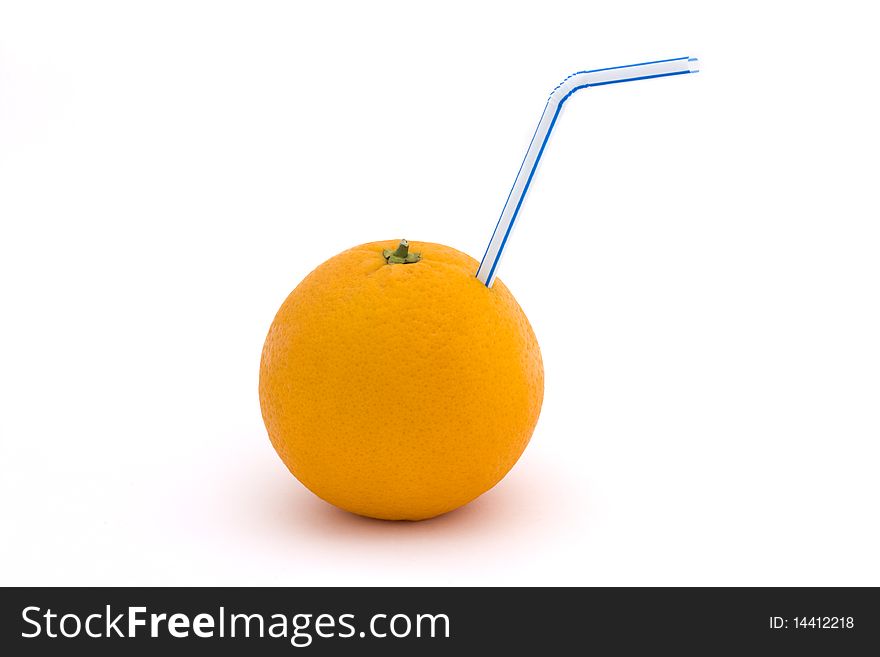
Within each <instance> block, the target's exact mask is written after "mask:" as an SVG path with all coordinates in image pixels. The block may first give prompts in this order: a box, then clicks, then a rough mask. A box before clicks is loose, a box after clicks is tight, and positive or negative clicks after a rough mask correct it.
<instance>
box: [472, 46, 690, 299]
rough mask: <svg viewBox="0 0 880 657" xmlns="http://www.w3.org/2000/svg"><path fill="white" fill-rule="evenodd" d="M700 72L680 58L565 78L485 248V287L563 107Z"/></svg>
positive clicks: (552, 97)
mask: <svg viewBox="0 0 880 657" xmlns="http://www.w3.org/2000/svg"><path fill="white" fill-rule="evenodd" d="M699 70H700V68H699V62H698V60H697V58H696V57H677V58H675V59H661V60H659V61H656V62H644V63H642V64H630V65H628V66H612V67H611V68H598V69H595V70H592V71H580V72H578V73H572V74H571V75H569V76H568V77H567V78H565V80H563V81H562V82H561V83H560V84H559V85H558V86H557V87H556V88H555V89H554V90H553V92H552V93H551V94H550V98H549V99H548V100H547V105H546V106H545V107H544V113H543V114H542V115H541V120H540V121H539V122H538V127H537V128H536V129H535V134H534V136H533V137H532V141H531V143H530V144H529V150H528V151H526V156H525V158H523V161H522V164H521V165H520V167H519V173H517V174H516V180H515V181H514V182H513V187H511V189H510V193H509V194H508V195H507V201H506V202H505V203H504V209H503V210H502V211H501V217H499V219H498V223H497V224H496V225H495V231H494V232H493V233H492V239H491V240H489V246H487V247H486V253H485V254H484V255H483V260H482V261H481V262H480V268H479V269H477V278H479V279H480V280H481V281H482V282H483V283H485V285H486V287H492V283H493V282H494V281H495V274H496V272H497V270H498V263H499V262H500V261H501V255H502V254H503V252H504V247H505V246H506V245H507V242H508V241H509V240H510V234H511V232H512V231H513V227H514V225H516V219H517V217H518V216H519V213H520V210H521V209H522V204H523V200H524V199H525V196H526V193H527V192H528V191H529V185H530V184H531V182H532V178H534V176H535V171H536V170H537V168H538V163H539V162H540V161H541V155H542V154H543V153H544V149H545V148H546V147H547V141H548V140H549V139H550V133H551V132H552V131H553V126H554V125H556V120H557V119H558V118H559V114H560V112H561V111H562V106H563V105H564V103H565V101H566V100H568V98H569V96H571V95H572V94H573V93H574V92H575V91H579V90H580V89H586V88H587V87H599V86H602V85H606V84H615V83H617V82H631V81H633V80H648V79H650V78H664V77H669V76H671V75H683V74H687V73H697V72H698V71H699Z"/></svg>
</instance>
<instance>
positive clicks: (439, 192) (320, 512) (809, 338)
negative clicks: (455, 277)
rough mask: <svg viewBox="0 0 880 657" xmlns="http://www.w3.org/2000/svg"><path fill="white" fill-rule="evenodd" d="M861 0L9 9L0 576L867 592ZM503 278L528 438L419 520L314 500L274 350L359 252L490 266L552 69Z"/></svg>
mask: <svg viewBox="0 0 880 657" xmlns="http://www.w3.org/2000/svg"><path fill="white" fill-rule="evenodd" d="M868 6H869V5H868V3H864V4H858V3H844V2H837V3H827V6H826V7H823V6H822V5H820V4H814V3H803V2H797V3H794V2H793V3H769V2H753V3H749V2H737V3H732V4H730V5H729V6H727V7H726V8H725V7H722V6H721V5H715V4H714V3H698V2H693V3H682V2H663V3H643V4H640V3H632V2H626V3H604V4H602V5H597V4H596V3H588V2H571V3H552V2H540V3H537V2H535V3H531V4H515V3H499V4H497V5H494V6H492V5H488V4H486V5H483V4H479V3H442V4H437V5H436V6H435V7H433V8H426V7H423V6H421V5H418V4H406V3H400V4H387V3H383V4H380V5H376V4H375V3H363V4H361V3H321V4H319V3H310V4H309V5H308V6H306V5H305V4H302V3H270V2H260V3H253V2H238V3H218V2H204V3H199V2H182V3H181V2H151V3H131V2H129V3H114V2H105V3H97V2H82V3H75V4H74V3H65V2H57V3H47V2H37V3H25V2H12V3H9V2H6V3H3V4H2V6H0V226H2V227H0V314H2V318H0V320H2V321H0V404H2V405H0V436H2V442H0V476H2V481H0V485H2V489H0V513H2V518H0V532H2V537H0V582H2V584H5V585H10V584H29V585H36V584H90V585H98V584H112V585H134V584H218V585H219V584H273V585H274V584H277V585H299V584H317V585H330V584H408V585H427V584H579V585H599V584H604V585H660V584H672V585H684V584H697V585H703V584H706V585H708V584H714V585H721V584H724V585H746V584H750V585H785V584H787V585H808V584H815V585H831V584H835V585H860V584H872V585H880V560H878V558H877V555H878V554H880V529H878V501H880V481H878V474H877V473H878V471H880V304H878V301H880V212H878V198H877V186H878V148H880V139H878V119H877V117H878V116H880V106H878V102H877V100H876V93H877V84H876V81H877V75H876V71H877V62H878V60H880V52H878V50H880V48H878V46H877V38H876V23H875V22H874V21H872V20H869V16H868V15H867V14H866V13H865V10H864V9H862V7H868ZM680 55H695V56H699V57H700V58H701V61H702V69H703V70H702V72H701V73H700V74H699V75H696V76H682V77H678V78H670V79H664V80H652V81H646V82H639V83H632V84H629V85H617V86H612V87H605V88H602V89H594V90H588V91H586V92H580V93H579V94H578V95H577V96H575V97H574V98H572V99H571V100H570V101H569V103H568V104H567V111H566V113H565V114H564V116H563V117H562V120H561V122H560V123H559V124H558V128H557V130H556V131H555V132H554V136H553V139H552V141H551V147H550V148H549V149H548V151H547V153H546V154H545V156H544V158H543V160H542V167H541V169H540V171H539V172H538V175H537V177H536V180H535V183H534V185H533V188H532V190H531V193H530V197H529V199H528V203H527V204H526V206H525V207H524V210H523V214H522V216H521V221H520V223H519V225H518V228H517V232H516V235H515V238H514V239H513V240H512V241H511V243H510V245H509V248H508V249H507V252H506V256H505V260H504V263H503V266H502V267H501V268H500V272H501V273H500V276H501V278H502V279H503V280H504V281H505V282H506V283H507V285H508V286H509V287H510V288H511V290H512V291H513V292H514V294H515V295H516V296H517V298H518V300H519V302H520V304H521V305H522V307H523V308H524V310H525V311H526V313H527V314H528V316H529V318H530V320H531V322H532V324H533V326H534V329H535V332H536V334H537V335H538V338H539V340H540V342H541V345H542V349H543V356H544V364H545V368H546V398H545V402H544V408H543V413H542V416H541V419H540V422H539V424H538V428H537V431H536V432H535V435H534V437H533V439H532V443H531V445H530V446H529V448H528V449H527V451H526V453H525V454H524V456H523V458H522V459H521V461H520V462H519V464H518V465H517V466H516V467H515V468H514V470H513V471H512V472H511V473H510V475H509V476H508V477H507V478H506V479H505V480H504V481H503V482H502V483H501V484H499V485H498V486H497V487H496V488H495V489H494V490H492V491H491V492H489V493H487V494H486V495H485V496H483V497H482V498H480V499H479V500H478V501H476V502H474V503H473V504H471V505H469V506H468V507H466V508H464V509H462V510H460V511H457V512H455V513H452V514H449V515H448V516H445V517H441V518H439V519H436V520H432V521H427V522H422V523H415V524H413V523H387V522H379V521H372V520H367V519H363V518H359V517H355V516H351V515H348V514H346V513H344V512H341V511H338V510H336V509H334V508H332V507H330V506H328V505H326V504H325V503H324V502H322V501H320V500H318V499H317V498H315V497H313V496H312V495H311V494H310V493H309V492H308V491H306V490H305V489H304V488H303V487H302V486H301V485H300V484H299V483H298V482H297V481H296V480H295V479H294V478H293V477H291V476H290V475H289V474H288V472H287V471H286V469H285V468H284V466H283V465H282V463H281V461H280V460H279V459H278V457H277V456H276V455H275V453H274V452H273V450H272V448H271V446H270V444H269V441H268V439H267V437H266V434H265V430H264V428H263V425H262V421H261V418H260V412H259V404H258V398H257V375H258V363H259V357H260V349H261V347H262V341H263V338H264V337H265V333H266V331H267V329H268V326H269V323H270V322H271V320H272V318H273V316H274V313H275V311H276V309H277V308H278V306H279V305H280V303H281V302H282V300H283V299H284V297H285V296H286V294H287V293H288V292H289V291H290V290H291V289H292V288H293V287H294V286H295V285H296V284H297V283H298V282H299V280H300V279H301V278H302V277H303V276H305V275H306V274H307V273H308V272H309V271H310V270H311V269H312V268H313V267H315V266H316V265H317V264H319V263H320V262H322V261H323V260H325V259H327V258H329V257H331V256H332V255H334V254H335V253H337V252H339V251H341V250H343V249H345V248H348V247H350V246H353V245H355V244H359V243H362V242H366V241H371V240H377V239H393V238H399V237H407V238H409V239H416V240H431V241H437V242H442V243H445V244H449V245H452V246H455V247H456V248H458V249H461V250H463V251H465V252H468V253H470V254H471V255H474V256H476V257H479V256H480V255H481V254H482V252H483V250H484V248H485V244H486V242H487V240H488V239H489V236H490V233H491V231H492V228H493V226H494V223H495V221H496V219H497V217H498V213H499V212H500V210H501V207H502V205H503V202H504V199H505V197H506V195H507V192H508V190H509V187H510V185H511V183H512V182H513V178H514V175H515V174H516V170H517V167H518V166H519V163H520V160H521V159H522V156H523V154H524V152H525V148H526V146H527V144H528V141H529V139H530V137H531V134H532V131H533V130H534V126H535V124H536V122H537V121H538V118H539V116H540V113H541V110H542V109H543V104H544V101H545V99H546V96H547V94H548V93H549V92H550V90H552V89H553V87H554V86H555V85H556V84H557V83H558V82H559V81H560V80H561V79H562V78H563V77H564V76H565V75H567V74H568V73H571V72H573V71H576V70H581V69H584V68H598V67H603V66H614V65H620V64H628V63H634V62H640V61H645V60H650V59H662V58H667V57H676V56H680Z"/></svg>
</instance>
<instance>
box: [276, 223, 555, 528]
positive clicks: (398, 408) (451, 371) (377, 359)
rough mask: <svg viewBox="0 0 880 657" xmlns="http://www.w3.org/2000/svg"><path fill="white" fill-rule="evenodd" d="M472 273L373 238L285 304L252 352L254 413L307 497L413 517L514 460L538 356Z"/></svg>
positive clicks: (440, 250)
mask: <svg viewBox="0 0 880 657" xmlns="http://www.w3.org/2000/svg"><path fill="white" fill-rule="evenodd" d="M395 247H397V248H396V249H395ZM392 249H394V251H393V252H392ZM477 264H478V263H477V262H476V261H475V260H474V259H473V258H471V257H470V256H468V255H465V254H464V253H461V252H459V251H456V250H455V249H452V248H450V247H448V246H443V245H441V244H432V243H430V242H413V243H412V244H410V245H409V248H407V243H406V241H405V240H404V241H403V242H401V243H400V245H398V243H397V242H395V241H387V242H373V243H370V244H364V245H362V246H357V247H355V248H353V249H350V250H348V251H345V252H343V253H340V254H339V255H337V256H336V257H334V258H331V259H330V260H328V261H327V262H325V263H324V264H322V265H320V266H319V267H318V268H317V269H315V270H314V271H313V272H312V273H311V274H309V275H308V276H307V277H306V278H305V279H304V280H303V281H302V282H301V283H300V284H299V285H298V286H297V287H296V289H295V290H294V291H293V292H292V293H291V294H290V296H288V297H287V300H286V301H285V302H284V304H283V305H282V306H281V309H280V310H279V311H278V314H277V315H276V317H275V320H274V321H273V322H272V326H271V328H270V329H269V335H268V337H267V338H266V343H265V346H264V347H263V356H262V361H261V363H260V406H261V409H262V412H263V420H264V422H265V424H266V429H267V430H268V433H269V438H270V439H271V441H272V445H273V446H274V447H275V449H276V451H277V452H278V455H279V456H280V457H281V459H282V460H283V461H284V463H285V465H286V466H287V467H288V469H289V470H290V471H291V472H292V473H293V475H294V476H295V477H296V478H297V479H299V480H300V481H301V482H302V483H303V484H304V485H305V486H306V487H307V488H308V489H310V490H311V491H312V492H313V493H315V494H316V495H318V496H319V497H321V498H323V499H324V500H326V501H327V502H330V503H331V504H335V505H336V506H338V507H340V508H343V509H346V510H348V511H351V512H353V513H357V514H360V515H364V516H370V517H373V518H383V519H389V520H400V519H406V520H421V519H424V518H430V517H432V516H436V515H439V514H441V513H446V512H447V511H451V510H453V509H455V508H457V507H460V506H461V505H463V504H466V503H467V502H469V501H471V500H473V499H474V498H476V497H478V496H479V495H481V494H483V493H484V492H486V491H487V490H489V489H490V488H492V486H494V485H495V484H496V483H498V482H499V481H500V480H501V478H502V477H504V475H506V474H507V472H508V471H509V470H510V468H511V467H513V465H514V463H516V461H517V459H519V457H520V455H521V454H522V452H523V450H524V449H525V447H526V445H527V444H528V442H529V439H530V438H531V436H532V432H533V431H534V428H535V424H536V422H537V421H538V414H539V413H540V410H541V402H542V400H543V396H544V368H543V364H542V362H541V352H540V349H539V348H538V342H537V340H536V339H535V335H534V333H533V332H532V328H531V326H530V325H529V322H528V320H527V319H526V316H525V314H524V313H523V311H522V309H521V308H520V307H519V305H518V304H517V302H516V300H515V299H514V298H513V295H512V294H511V293H510V292H509V291H508V289H507V287H505V285H504V283H502V282H501V281H500V280H496V281H495V284H494V287H492V288H487V287H486V286H484V285H483V284H482V283H481V282H480V281H479V280H477V278H476V277H475V276H474V273H475V272H476V270H477Z"/></svg>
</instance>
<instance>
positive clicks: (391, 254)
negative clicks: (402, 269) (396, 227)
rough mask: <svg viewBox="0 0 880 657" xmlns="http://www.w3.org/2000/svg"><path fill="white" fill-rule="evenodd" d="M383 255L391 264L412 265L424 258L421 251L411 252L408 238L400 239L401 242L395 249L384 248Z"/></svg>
mask: <svg viewBox="0 0 880 657" xmlns="http://www.w3.org/2000/svg"><path fill="white" fill-rule="evenodd" d="M382 256H383V257H384V258H385V261H386V262H387V263H388V264H389V265H411V264H412V263H414V262H418V261H419V260H421V259H422V254H421V253H410V252H409V242H407V241H406V240H400V244H399V245H398V246H397V249H396V250H394V251H392V250H391V249H385V250H383V251H382Z"/></svg>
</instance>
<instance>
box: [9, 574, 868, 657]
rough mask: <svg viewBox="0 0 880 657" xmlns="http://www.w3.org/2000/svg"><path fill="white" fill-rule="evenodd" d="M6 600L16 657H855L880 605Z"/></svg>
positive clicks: (377, 598)
mask: <svg viewBox="0 0 880 657" xmlns="http://www.w3.org/2000/svg"><path fill="white" fill-rule="evenodd" d="M0 596H2V604H0V627H2V635H0V648H2V652H3V654H6V655H22V654H40V655H44V654H62V653H66V652H67V651H69V650H71V649H76V650H82V651H85V652H84V654H90V655H119V654H126V655H130V654H134V655H137V654H162V655H178V654H179V655H192V654H249V655H251V654H273V655H282V654H298V653H305V654H314V655H345V654H353V655H356V654H383V655H415V654H417V655H447V654H455V653H458V652H461V651H464V653H462V654H471V653H472V652H476V651H478V650H479V651H488V653H487V654H498V653H499V652H500V651H512V654H517V655H519V654H553V655H555V654H578V653H587V652H590V651H593V650H597V649H601V650H602V651H603V654H607V653H608V652H609V651H610V652H612V653H614V654H635V653H636V651H638V652H639V654H643V653H644V651H645V649H646V648H652V649H651V650H650V651H649V652H650V653H653V652H658V653H663V654H666V653H667V652H671V653H672V654H703V655H705V654H716V653H717V652H718V651H720V650H724V651H727V650H731V649H735V650H741V651H743V654H765V652H766V653H771V652H772V653H775V654H795V652H796V653H797V654H829V655H830V654H833V655H849V654H866V653H865V651H866V650H876V649H877V647H878V645H880V598H878V595H877V590H876V589H869V588H858V589H852V588H849V589H843V588H790V589H779V588H771V589H755V588H736V589H712V588H674V589H660V588H650V589H637V588H629V589H583V588H563V589H559V588H556V589H550V588H508V589H504V588H493V589H489V588H481V589H462V588H430V589H426V588H387V589H374V588H271V589H258V588H202V589H177V588H134V589H126V588H30V589H28V588H22V589H15V588H7V589H3V590H2V592H0ZM194 651H197V652H196V653H194Z"/></svg>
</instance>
